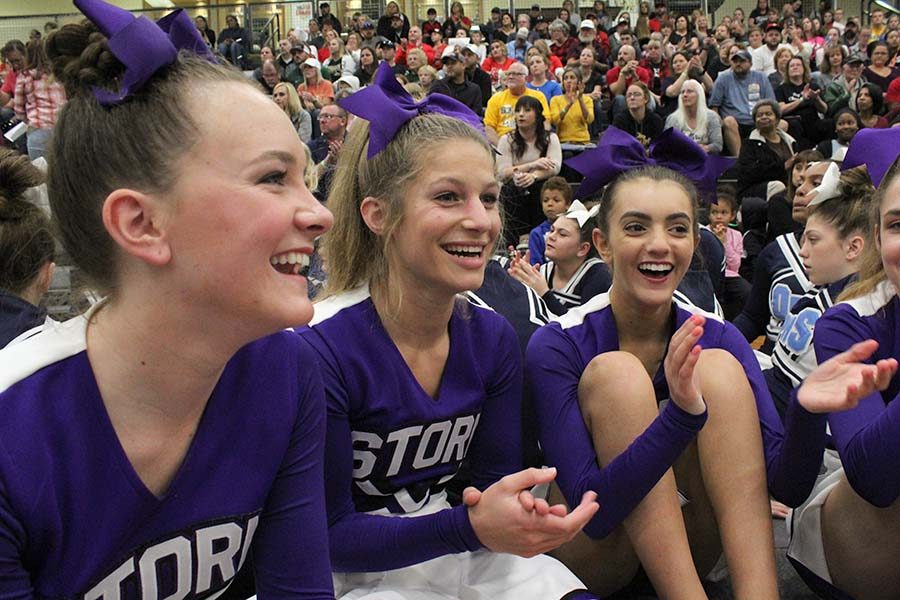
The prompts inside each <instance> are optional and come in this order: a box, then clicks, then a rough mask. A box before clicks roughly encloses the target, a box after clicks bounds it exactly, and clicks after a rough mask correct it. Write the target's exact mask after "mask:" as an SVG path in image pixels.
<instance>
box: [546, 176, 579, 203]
mask: <svg viewBox="0 0 900 600" xmlns="http://www.w3.org/2000/svg"><path fill="white" fill-rule="evenodd" d="M549 190H556V191H557V192H559V193H560V194H562V195H563V200H565V201H566V204H572V196H573V193H572V186H571V185H569V182H568V181H566V179H565V178H564V177H560V176H559V175H556V176H554V177H551V178H549V179H547V181H545V182H544V185H542V186H541V199H542V200H543V198H544V192H546V191H549Z"/></svg>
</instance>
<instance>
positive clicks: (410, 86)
mask: <svg viewBox="0 0 900 600" xmlns="http://www.w3.org/2000/svg"><path fill="white" fill-rule="evenodd" d="M403 89H404V90H406V91H407V92H409V95H410V96H412V97H413V100H415V101H416V102H421V101H422V100H424V99H425V88H423V87H422V86H421V85H419V84H418V83H416V82H412V83H406V84H404V85H403Z"/></svg>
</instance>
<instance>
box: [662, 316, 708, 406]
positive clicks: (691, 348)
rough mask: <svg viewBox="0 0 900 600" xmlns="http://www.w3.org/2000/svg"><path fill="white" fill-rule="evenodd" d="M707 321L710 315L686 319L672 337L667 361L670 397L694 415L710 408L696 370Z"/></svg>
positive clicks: (666, 368) (665, 367)
mask: <svg viewBox="0 0 900 600" xmlns="http://www.w3.org/2000/svg"><path fill="white" fill-rule="evenodd" d="M705 323H706V319H704V318H703V317H701V316H700V315H693V316H692V317H691V318H689V319H688V320H687V321H685V322H684V323H682V325H681V327H679V328H678V331H676V332H675V335H673V336H672V339H671V340H669V350H668V352H667V353H666V360H665V361H664V363H663V368H664V369H665V372H666V381H667V382H668V383H669V398H670V399H671V400H672V402H674V403H675V404H677V405H678V406H679V407H680V408H681V409H682V410H685V411H687V412H689V413H691V414H694V415H699V414H702V413H703V412H704V411H705V410H706V403H705V402H704V401H703V397H702V395H701V394H700V384H699V382H698V381H697V377H696V376H695V374H694V368H695V367H696V366H697V361H698V360H699V359H700V351H701V350H702V348H701V347H700V346H699V345H697V340H699V339H700V337H701V336H702V335H703V325H704V324H705Z"/></svg>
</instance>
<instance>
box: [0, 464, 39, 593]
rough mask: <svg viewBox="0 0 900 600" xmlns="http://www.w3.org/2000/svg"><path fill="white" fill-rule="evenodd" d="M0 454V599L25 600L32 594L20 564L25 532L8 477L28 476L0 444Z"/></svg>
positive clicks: (26, 575)
mask: <svg viewBox="0 0 900 600" xmlns="http://www.w3.org/2000/svg"><path fill="white" fill-rule="evenodd" d="M0 453H2V458H0V462H2V463H3V464H4V465H7V468H8V469H9V475H8V476H4V477H3V478H2V480H0V598H2V599H3V600H27V599H29V598H33V597H34V588H33V587H32V585H31V575H29V574H28V572H27V571H26V570H25V565H24V564H22V556H23V555H24V548H25V539H26V532H25V527H24V524H23V523H22V521H21V520H20V519H19V517H18V516H17V512H16V511H15V510H14V508H13V506H12V505H11V500H10V494H9V488H10V487H12V486H14V485H15V483H14V482H13V481H10V480H15V479H19V478H22V477H29V475H28V474H26V473H22V472H21V469H20V467H19V466H18V465H15V464H14V463H11V461H10V458H9V456H8V455H7V452H6V449H5V448H3V447H0ZM32 475H34V474H32ZM7 477H8V478H7ZM35 504H36V503H35Z"/></svg>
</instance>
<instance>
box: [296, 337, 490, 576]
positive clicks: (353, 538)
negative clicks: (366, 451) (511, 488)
mask: <svg viewBox="0 0 900 600" xmlns="http://www.w3.org/2000/svg"><path fill="white" fill-rule="evenodd" d="M311 335H316V334H315V333H312V334H311ZM304 339H305V336H304ZM321 350H322V351H323V352H328V350H327V349H325V348H321ZM320 363H321V368H322V377H323V379H324V381H325V396H326V406H327V426H326V434H325V472H326V473H328V477H327V478H326V479H325V499H326V505H327V507H328V535H329V538H330V547H331V566H332V568H333V569H334V570H335V571H336V572H368V571H387V570H391V569H399V568H401V567H406V566H409V565H413V564H417V563H420V562H424V561H426V560H430V559H432V558H436V557H438V556H443V555H445V554H452V553H456V552H466V551H474V550H478V549H479V548H481V544H480V542H479V541H478V538H477V537H476V535H475V531H474V530H473V529H472V525H471V524H470V523H469V515H468V510H467V509H466V508H465V507H464V506H459V507H456V508H452V509H447V510H442V511H440V512H437V513H434V514H431V515H427V516H421V517H408V518H404V517H389V516H379V515H371V514H366V513H358V512H356V507H355V505H354V504H353V495H352V491H351V486H352V485H353V476H352V473H353V442H352V440H351V437H350V421H349V406H350V402H349V399H348V397H347V395H346V387H345V386H344V384H343V383H342V377H341V374H340V372H339V370H338V369H337V368H336V366H335V365H336V364H337V363H336V357H334V356H333V355H330V356H329V357H328V358H327V359H325V360H321V361H320Z"/></svg>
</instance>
